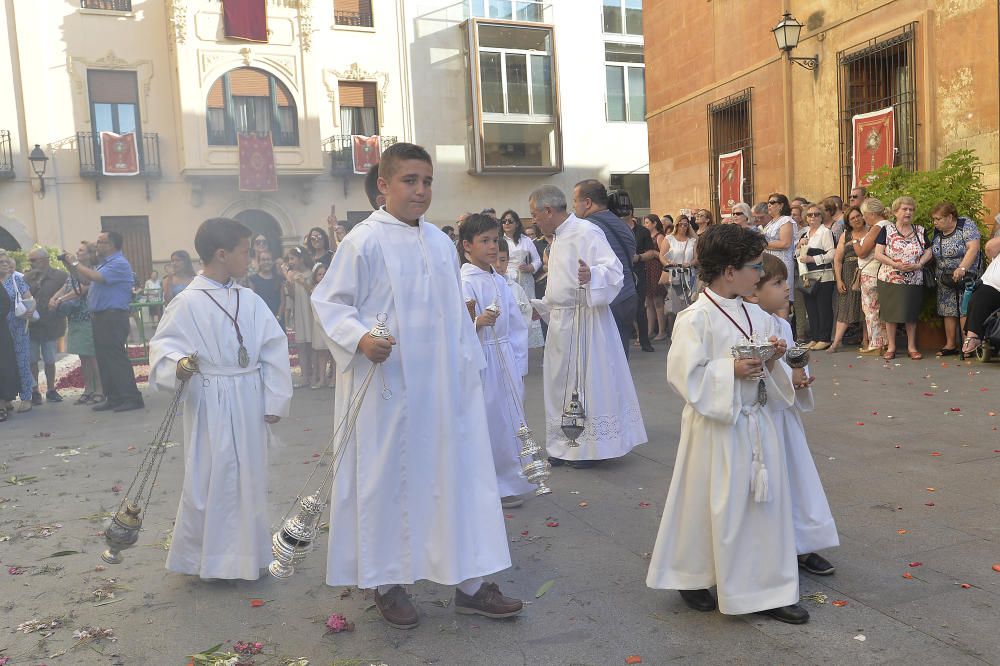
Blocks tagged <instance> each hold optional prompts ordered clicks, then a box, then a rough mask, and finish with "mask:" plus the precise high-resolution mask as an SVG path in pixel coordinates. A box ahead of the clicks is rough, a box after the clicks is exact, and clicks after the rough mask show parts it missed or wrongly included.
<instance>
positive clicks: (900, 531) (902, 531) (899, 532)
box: [896, 530, 907, 534]
mask: <svg viewBox="0 0 1000 666" xmlns="http://www.w3.org/2000/svg"><path fill="white" fill-rule="evenodd" d="M906 533H907V530H896V534H906Z"/></svg>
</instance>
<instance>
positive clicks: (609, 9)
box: [604, 0, 641, 33]
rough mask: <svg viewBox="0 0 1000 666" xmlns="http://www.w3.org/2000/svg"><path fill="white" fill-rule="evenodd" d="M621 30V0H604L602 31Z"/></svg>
mask: <svg viewBox="0 0 1000 666" xmlns="http://www.w3.org/2000/svg"><path fill="white" fill-rule="evenodd" d="M640 2H641V0H640ZM621 31H622V0H604V32H619V33H620V32H621Z"/></svg>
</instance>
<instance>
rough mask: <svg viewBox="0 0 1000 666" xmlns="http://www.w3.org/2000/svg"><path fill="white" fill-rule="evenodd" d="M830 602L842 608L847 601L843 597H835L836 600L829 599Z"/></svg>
mask: <svg viewBox="0 0 1000 666" xmlns="http://www.w3.org/2000/svg"><path fill="white" fill-rule="evenodd" d="M830 604H831V605H833V606H836V607H837V608H843V607H844V606H846V605H847V602H846V601H844V600H843V599H837V600H836V601H831V602H830Z"/></svg>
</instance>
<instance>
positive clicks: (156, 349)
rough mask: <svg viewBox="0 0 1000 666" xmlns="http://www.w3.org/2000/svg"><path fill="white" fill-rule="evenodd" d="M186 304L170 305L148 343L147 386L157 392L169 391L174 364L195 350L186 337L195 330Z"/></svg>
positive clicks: (174, 378) (173, 382)
mask: <svg viewBox="0 0 1000 666" xmlns="http://www.w3.org/2000/svg"><path fill="white" fill-rule="evenodd" d="M196 328H197V327H196V326H195V325H194V317H192V315H191V311H190V310H189V309H188V306H187V304H186V302H184V301H181V300H174V301H171V302H170V304H169V305H167V307H166V309H165V310H164V312H163V316H162V317H161V318H160V323H159V324H157V326H156V335H154V336H153V339H152V340H150V341H149V385H150V386H151V387H153V389H154V390H157V391H172V390H173V389H174V387H175V386H176V384H177V375H176V374H175V373H176V372H177V361H179V360H181V359H182V358H184V357H185V356H188V355H190V354H193V353H194V352H195V351H197V350H198V345H197V344H195V342H194V341H193V340H191V339H190V338H189V337H188V335H187V333H188V332H189V331H193V330H196Z"/></svg>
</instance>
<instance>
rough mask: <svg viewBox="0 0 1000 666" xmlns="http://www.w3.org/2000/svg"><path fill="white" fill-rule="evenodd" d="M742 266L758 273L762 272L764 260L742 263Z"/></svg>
mask: <svg viewBox="0 0 1000 666" xmlns="http://www.w3.org/2000/svg"><path fill="white" fill-rule="evenodd" d="M742 268H752V269H754V270H755V271H757V272H758V273H763V272H764V262H763V261H758V262H757V263H756V264H743V266H742Z"/></svg>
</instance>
